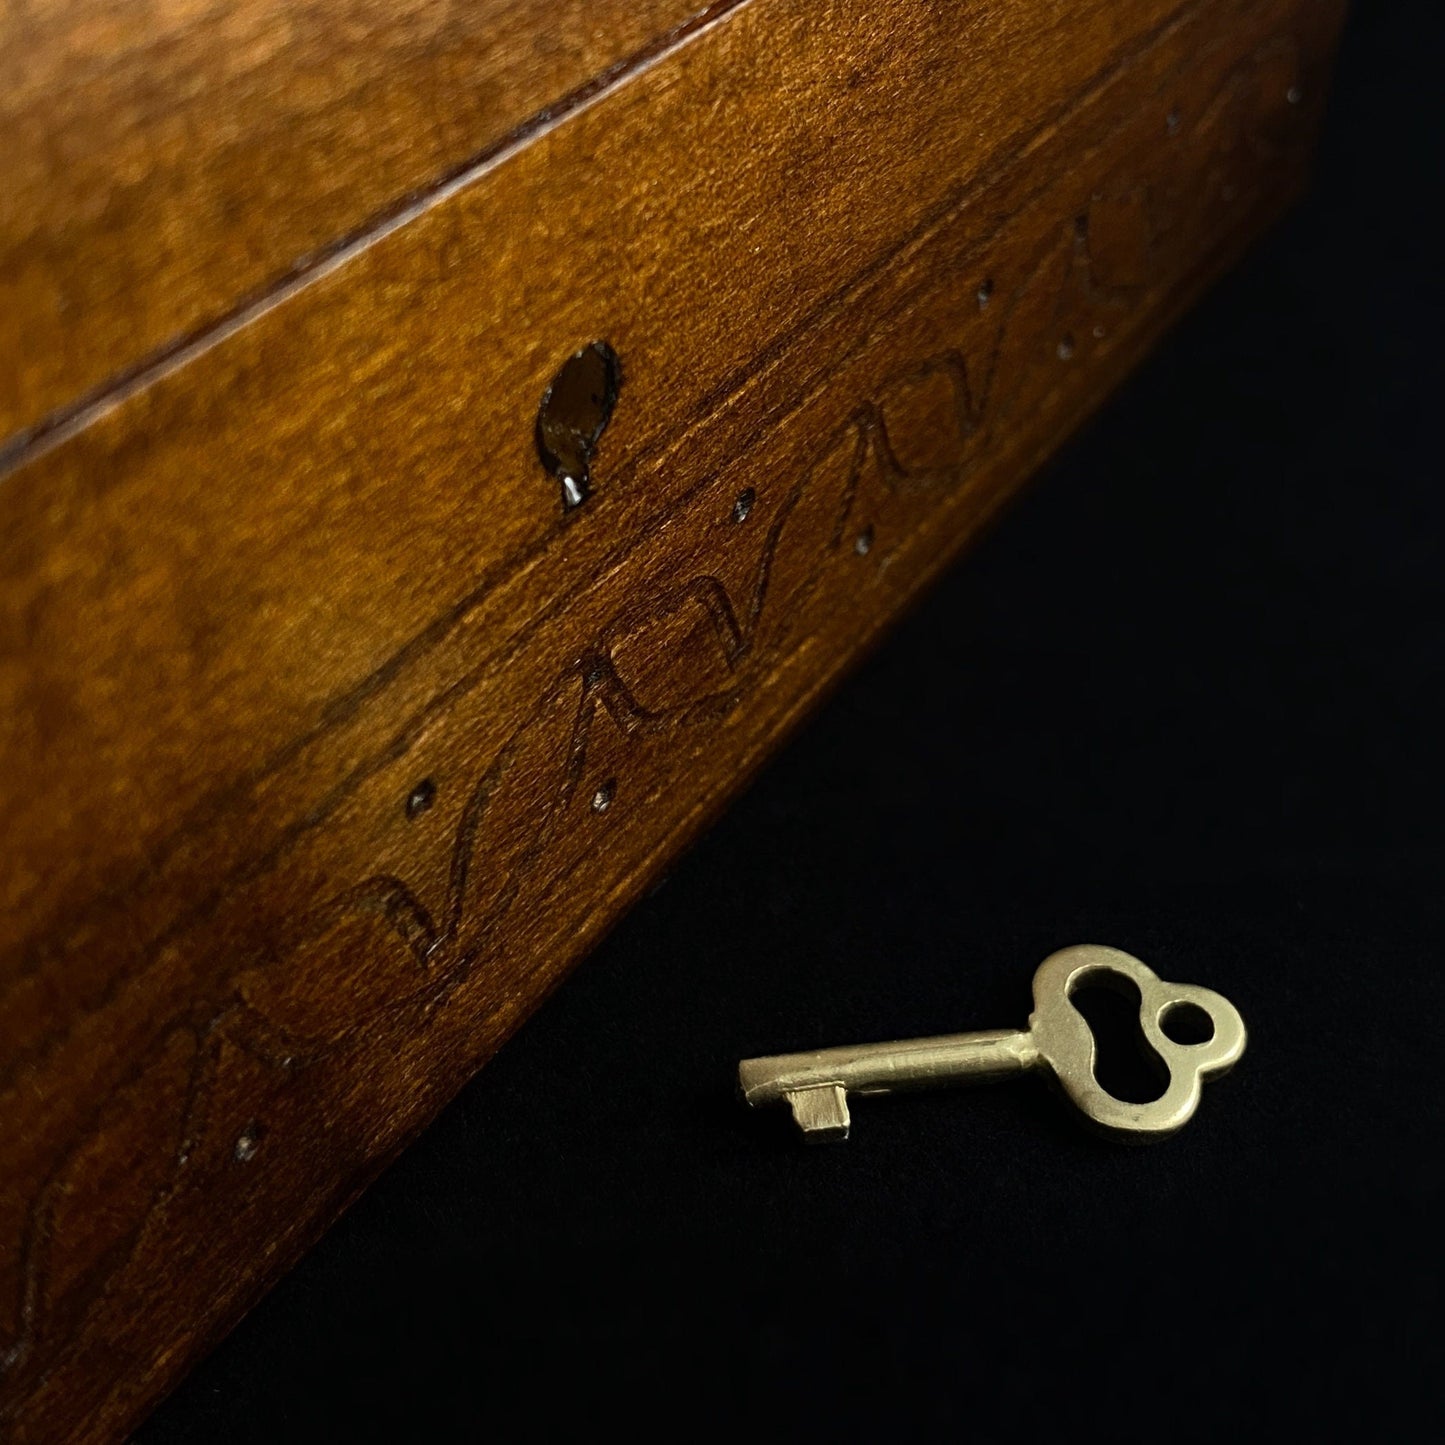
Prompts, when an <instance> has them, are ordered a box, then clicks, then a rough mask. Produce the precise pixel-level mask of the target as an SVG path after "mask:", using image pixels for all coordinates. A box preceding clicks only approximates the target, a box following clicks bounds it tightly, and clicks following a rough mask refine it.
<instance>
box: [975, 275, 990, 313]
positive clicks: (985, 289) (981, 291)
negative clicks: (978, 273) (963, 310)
mask: <svg viewBox="0 0 1445 1445" xmlns="http://www.w3.org/2000/svg"><path fill="white" fill-rule="evenodd" d="M992 300H993V277H992V276H989V277H986V278H985V280H984V283H983V285H981V286H980V287H979V288H978V309H979V310H980V311H983V310H985V309H986V308H987V306H988V303H989V302H990V301H992Z"/></svg>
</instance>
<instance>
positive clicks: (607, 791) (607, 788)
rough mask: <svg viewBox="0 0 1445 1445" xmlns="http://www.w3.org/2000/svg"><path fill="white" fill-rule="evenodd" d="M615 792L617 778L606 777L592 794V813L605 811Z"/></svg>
mask: <svg viewBox="0 0 1445 1445" xmlns="http://www.w3.org/2000/svg"><path fill="white" fill-rule="evenodd" d="M616 792H617V779H616V778H608V779H607V781H606V782H605V783H603V784H602V786H601V787H600V788H598V789H597V791H596V792H595V793H593V794H592V811H593V812H594V813H605V812H606V811H607V810H608V809H609V808H610V807H611V806H612V799H613V797H614V796H615V794H616Z"/></svg>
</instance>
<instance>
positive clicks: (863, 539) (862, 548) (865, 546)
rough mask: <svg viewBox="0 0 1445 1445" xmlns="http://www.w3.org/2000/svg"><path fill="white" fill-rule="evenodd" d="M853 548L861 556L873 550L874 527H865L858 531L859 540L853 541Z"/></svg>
mask: <svg viewBox="0 0 1445 1445" xmlns="http://www.w3.org/2000/svg"><path fill="white" fill-rule="evenodd" d="M853 550H854V551H855V552H856V553H857V554H858V555H859V556H860V557H866V556H867V555H868V554H869V553H870V552H871V551H872V550H873V528H872V527H864V529H863V530H862V531H861V532H859V533H858V537H857V540H856V541H855V542H854V543H853Z"/></svg>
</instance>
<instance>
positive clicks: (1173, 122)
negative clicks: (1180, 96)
mask: <svg viewBox="0 0 1445 1445" xmlns="http://www.w3.org/2000/svg"><path fill="white" fill-rule="evenodd" d="M1182 124H1183V121H1182V120H1181V118H1180V115H1179V112H1178V111H1177V110H1171V111H1170V112H1169V114H1168V115H1166V116H1165V117H1164V128H1165V129H1166V130H1167V131H1168V132H1169V134H1170V135H1178V134H1179V127H1180V126H1181V125H1182Z"/></svg>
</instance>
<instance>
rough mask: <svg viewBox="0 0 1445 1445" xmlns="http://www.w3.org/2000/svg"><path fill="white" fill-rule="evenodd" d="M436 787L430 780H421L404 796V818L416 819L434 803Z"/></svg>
mask: <svg viewBox="0 0 1445 1445" xmlns="http://www.w3.org/2000/svg"><path fill="white" fill-rule="evenodd" d="M436 796H437V785H436V784H435V783H434V782H433V781H432V780H431V779H430V778H423V779H422V780H421V782H419V783H418V784H417V785H416V787H414V788H413V789H412V790H411V792H409V793H408V794H407V795H406V816H407V817H408V818H417V817H420V816H421V814H423V813H425V812H426V810H427V809H428V808H430V807H431V805H432V804H433V803H434V802H436Z"/></svg>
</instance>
